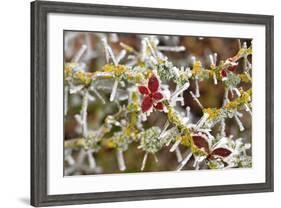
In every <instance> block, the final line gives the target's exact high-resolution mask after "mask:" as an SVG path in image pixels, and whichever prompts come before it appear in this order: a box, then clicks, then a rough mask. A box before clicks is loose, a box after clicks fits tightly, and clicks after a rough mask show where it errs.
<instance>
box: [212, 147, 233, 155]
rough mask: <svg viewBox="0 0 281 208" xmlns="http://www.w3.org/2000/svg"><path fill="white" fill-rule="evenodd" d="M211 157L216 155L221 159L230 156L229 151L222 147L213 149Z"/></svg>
mask: <svg viewBox="0 0 281 208" xmlns="http://www.w3.org/2000/svg"><path fill="white" fill-rule="evenodd" d="M211 154H212V155H218V156H221V157H227V156H229V155H230V154H231V151H230V150H228V149H225V148H222V147H219V148H217V149H214V151H213V152H212V153H211Z"/></svg>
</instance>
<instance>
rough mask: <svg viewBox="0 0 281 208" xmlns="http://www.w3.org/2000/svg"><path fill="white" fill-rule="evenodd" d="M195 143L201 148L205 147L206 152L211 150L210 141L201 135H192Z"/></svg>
mask: <svg viewBox="0 0 281 208" xmlns="http://www.w3.org/2000/svg"><path fill="white" fill-rule="evenodd" d="M192 139H193V142H194V144H195V145H196V146H197V147H198V148H199V149H201V148H203V149H204V151H205V152H209V143H208V142H207V140H206V139H205V138H204V137H203V136H200V135H193V136H192Z"/></svg>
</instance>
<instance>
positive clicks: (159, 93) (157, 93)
mask: <svg viewBox="0 0 281 208" xmlns="http://www.w3.org/2000/svg"><path fill="white" fill-rule="evenodd" d="M152 97H153V98H154V99H155V100H161V99H162V98H163V95H162V93H161V92H155V93H153V94H152Z"/></svg>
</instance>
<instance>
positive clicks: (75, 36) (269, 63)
mask: <svg viewBox="0 0 281 208" xmlns="http://www.w3.org/2000/svg"><path fill="white" fill-rule="evenodd" d="M273 28H274V17H273V16H270V15H257V14H243V13H225V12H216V11H193V10H174V9H164V8H146V7H130V6H114V5H101V4H83V3H70V2H48V1H34V2H32V3H31V184H30V191H31V193H30V196H31V200H30V201H31V204H32V205H33V206H44V207H45V206H58V205H70V204H75V205H78V204H85V203H103V202H116V201H132V200H153V199H168V198H179V197H199V196H213V195H225V194H243V193H258V192H272V191H273V187H274V182H273V181H274V178H273V175H274V174H273V173H274V167H273V165H274V163H273V156H274V144H273V137H274V135H273V132H274V131H273V127H274V120H273V115H274V112H273V111H274V107H273V103H274V92H273V91H274V90H273V88H274V87H273V86H274V84H273V82H274V79H273V73H274V72H273V70H274V69H273V68H274V67H273V63H274V61H273V59H274V53H273V52H274V50H273V45H274V44H273V42H274V35H273V34H274V33H273V30H274V29H273ZM245 176H247V177H245ZM190 179H192V180H190ZM144 181H145V182H146V183H144Z"/></svg>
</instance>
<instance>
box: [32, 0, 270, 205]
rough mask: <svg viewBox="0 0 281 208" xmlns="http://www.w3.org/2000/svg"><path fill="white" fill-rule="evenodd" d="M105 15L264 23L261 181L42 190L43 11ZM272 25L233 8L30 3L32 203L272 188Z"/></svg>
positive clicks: (44, 182)
mask: <svg viewBox="0 0 281 208" xmlns="http://www.w3.org/2000/svg"><path fill="white" fill-rule="evenodd" d="M49 13H61V14H83V15H108V16H123V17H138V18H157V19H174V20H189V21H208V22H225V23H242V24H256V25H264V26H265V28H266V29H265V31H266V34H265V35H266V45H265V49H266V77H265V82H266V100H265V104H266V135H265V137H266V147H265V148H266V169H265V170H264V171H265V175H266V182H265V183H253V184H240V185H222V186H204V187H192V188H190V187H186V188H169V189H153V190H136V191H118V192H103V193H79V194H66V195H48V193H47V178H48V177H47V133H48V132H47V118H48V112H47V103H48V102H47V101H48V96H47V94H48V93H47V83H48V80H47V73H48V72H47V23H48V22H47V15H48V14H49ZM273 26H274V17H273V16H269V15H253V14H238V13H220V12H206V11H188V10H170V9H156V8H141V7H127V6H111V5H94V4H81V3H65V2H64V3H63V2H47V1H34V2H32V3H31V205H33V206H51V205H67V204H84V203H100V202H113V201H131V200H149V199H161V198H178V197H194V196H207V195H222V194H241V193H257V192H271V191H273V186H274V183H273V173H274V171H273V149H274V148H273V132H274V131H273V120H274V119H273V116H274V113H273V99H274V97H273V94H274V93H273V86H274V84H273V58H274V57H273V51H274V50H273Z"/></svg>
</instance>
